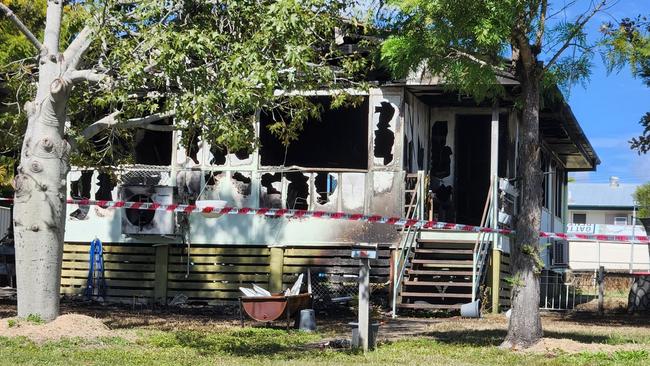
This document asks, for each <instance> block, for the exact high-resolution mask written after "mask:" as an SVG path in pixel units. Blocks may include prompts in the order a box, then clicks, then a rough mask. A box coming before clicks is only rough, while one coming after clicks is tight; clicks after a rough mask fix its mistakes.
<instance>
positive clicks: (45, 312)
mask: <svg viewBox="0 0 650 366" xmlns="http://www.w3.org/2000/svg"><path fill="white" fill-rule="evenodd" d="M62 12H63V1H61V0H48V2H47V16H46V25H45V36H44V40H43V43H41V42H40V41H39V40H38V39H37V38H36V37H35V36H34V35H33V34H32V33H31V32H30V31H29V30H28V29H27V28H26V27H25V26H24V24H23V23H22V22H21V21H20V19H18V18H17V17H16V16H15V15H14V14H13V12H12V11H11V9H9V8H8V7H7V6H6V5H4V4H2V3H0V14H3V13H4V15H5V16H6V17H7V18H8V19H9V20H11V21H12V22H13V23H14V24H15V25H16V26H17V27H18V29H19V30H20V31H21V32H22V33H23V34H24V35H25V36H26V37H27V38H28V39H29V41H30V42H31V43H32V44H33V45H34V47H36V49H37V50H38V51H39V58H38V89H37V92H36V96H35V98H34V100H32V101H30V102H28V103H27V104H26V105H25V111H26V113H27V118H28V123H27V129H26V131H25V137H24V140H23V145H22V150H21V156H20V165H19V166H18V173H17V175H16V177H15V178H14V187H15V201H14V202H15V206H14V235H15V247H16V281H17V290H18V291H17V293H18V316H19V317H27V316H28V315H31V314H33V315H38V316H39V317H40V318H41V319H43V320H46V321H50V320H52V319H54V318H56V317H57V316H58V314H59V292H60V290H59V288H60V284H61V261H62V253H63V239H64V234H65V210H66V202H65V200H66V192H65V191H66V176H67V173H68V170H69V155H70V145H69V143H68V142H67V141H66V140H65V138H64V128H65V123H66V119H67V118H66V106H67V102H68V99H69V95H70V91H71V90H72V87H73V85H74V84H75V83H78V82H82V81H91V82H97V81H101V79H102V76H101V75H99V74H95V73H94V72H93V71H92V70H76V67H77V66H78V64H79V61H80V59H81V57H82V55H83V53H84V52H85V51H86V49H87V48H88V46H89V45H90V39H91V35H92V31H91V30H90V28H85V29H84V30H82V31H81V32H80V33H79V35H78V36H77V38H76V39H75V40H74V41H73V42H72V43H71V44H70V46H69V47H68V49H67V50H66V51H65V52H60V51H59V36H60V35H59V33H60V30H61V17H62Z"/></svg>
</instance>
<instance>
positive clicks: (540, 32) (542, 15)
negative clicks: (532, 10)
mask: <svg viewBox="0 0 650 366" xmlns="http://www.w3.org/2000/svg"><path fill="white" fill-rule="evenodd" d="M547 11H548V0H542V5H541V9H540V11H539V27H538V28H537V32H536V34H535V46H536V47H537V49H538V50H540V51H541V49H542V39H543V38H544V28H545V27H546V12H547Z"/></svg>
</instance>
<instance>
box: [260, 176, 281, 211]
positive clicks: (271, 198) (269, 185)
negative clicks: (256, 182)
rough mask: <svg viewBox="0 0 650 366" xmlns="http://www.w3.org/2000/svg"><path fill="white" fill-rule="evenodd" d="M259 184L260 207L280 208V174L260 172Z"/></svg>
mask: <svg viewBox="0 0 650 366" xmlns="http://www.w3.org/2000/svg"><path fill="white" fill-rule="evenodd" d="M261 186H262V187H261V192H260V207H266V208H282V175H281V174H280V173H274V174H273V173H265V174H262V177H261Z"/></svg>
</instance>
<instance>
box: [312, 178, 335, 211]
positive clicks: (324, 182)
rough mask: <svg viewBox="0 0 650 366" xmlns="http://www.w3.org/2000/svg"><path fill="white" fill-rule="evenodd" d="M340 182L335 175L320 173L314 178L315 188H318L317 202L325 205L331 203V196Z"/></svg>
mask: <svg viewBox="0 0 650 366" xmlns="http://www.w3.org/2000/svg"><path fill="white" fill-rule="evenodd" d="M337 184H338V182H337V179H336V177H335V176H334V175H332V174H329V173H325V172H322V173H318V174H316V177H315V178H314V187H315V188H316V194H317V197H316V202H317V203H318V204H319V205H324V204H326V203H328V202H329V201H330V196H331V195H332V194H333V193H334V191H335V190H336V186H337Z"/></svg>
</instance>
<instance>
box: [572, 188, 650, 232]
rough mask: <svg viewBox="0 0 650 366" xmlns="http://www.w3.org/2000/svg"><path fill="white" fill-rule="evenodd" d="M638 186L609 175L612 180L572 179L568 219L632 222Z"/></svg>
mask: <svg viewBox="0 0 650 366" xmlns="http://www.w3.org/2000/svg"><path fill="white" fill-rule="evenodd" d="M638 186H639V185H638V184H626V183H621V182H620V180H619V178H618V177H610V180H609V183H576V182H571V183H569V203H568V209H569V216H570V218H569V222H570V223H573V224H588V225H594V224H600V225H632V222H633V221H632V220H633V218H634V211H635V204H634V191H636V189H637V187H638Z"/></svg>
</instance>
